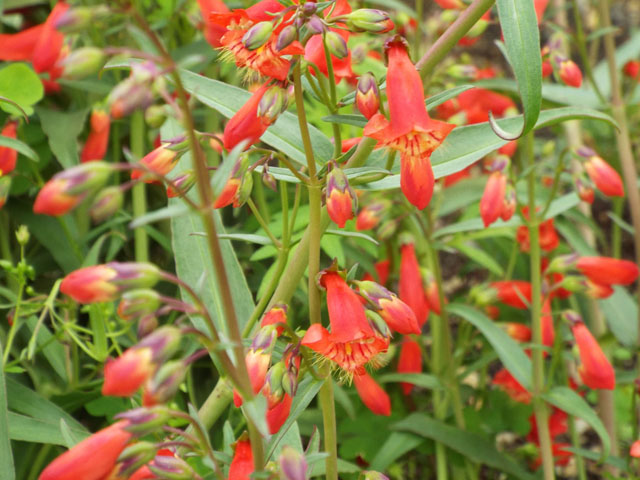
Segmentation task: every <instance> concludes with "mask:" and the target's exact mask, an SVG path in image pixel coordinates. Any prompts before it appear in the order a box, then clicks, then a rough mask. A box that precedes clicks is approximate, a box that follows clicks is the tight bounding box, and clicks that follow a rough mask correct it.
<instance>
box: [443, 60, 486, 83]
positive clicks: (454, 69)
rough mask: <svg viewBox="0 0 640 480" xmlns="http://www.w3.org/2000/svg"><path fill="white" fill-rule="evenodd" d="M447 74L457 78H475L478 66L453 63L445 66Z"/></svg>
mask: <svg viewBox="0 0 640 480" xmlns="http://www.w3.org/2000/svg"><path fill="white" fill-rule="evenodd" d="M447 74H448V75H450V76H452V77H453V78H458V79H461V80H463V79H467V80H468V79H473V80H475V78H476V75H477V74H478V68H477V67H476V66H475V65H462V64H454V65H451V66H450V67H449V68H447Z"/></svg>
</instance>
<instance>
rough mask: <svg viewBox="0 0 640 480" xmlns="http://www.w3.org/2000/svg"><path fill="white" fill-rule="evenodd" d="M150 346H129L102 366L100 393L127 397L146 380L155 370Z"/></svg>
mask: <svg viewBox="0 0 640 480" xmlns="http://www.w3.org/2000/svg"><path fill="white" fill-rule="evenodd" d="M152 357H153V352H152V351H151V349H150V348H135V347H133V348H129V349H127V351H125V352H124V353H123V354H122V355H120V356H119V357H118V358H117V359H115V360H112V359H111V360H108V361H107V363H106V364H105V366H104V383H103V384H102V394H103V395H111V396H116V397H129V396H131V395H133V394H134V393H136V391H137V390H138V389H139V388H140V387H141V386H142V384H143V383H144V382H146V381H147V380H148V379H149V378H150V377H151V375H152V374H153V372H154V370H155V366H154V365H153V363H152Z"/></svg>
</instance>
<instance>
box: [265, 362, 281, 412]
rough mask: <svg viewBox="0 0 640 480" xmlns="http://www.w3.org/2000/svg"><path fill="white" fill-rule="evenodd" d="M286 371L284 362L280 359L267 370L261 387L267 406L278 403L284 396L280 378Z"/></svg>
mask: <svg viewBox="0 0 640 480" xmlns="http://www.w3.org/2000/svg"><path fill="white" fill-rule="evenodd" d="M285 372H286V366H285V364H284V362H282V361H280V362H278V363H276V364H274V365H273V366H272V367H271V368H270V369H269V370H268V371H267V376H266V377H265V382H264V387H262V393H263V394H264V396H265V397H266V398H267V403H268V405H269V408H271V407H272V406H273V405H276V404H278V403H280V401H281V400H282V397H283V396H284V389H283V387H282V378H283V377H284V375H285Z"/></svg>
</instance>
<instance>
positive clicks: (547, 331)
mask: <svg viewBox="0 0 640 480" xmlns="http://www.w3.org/2000/svg"><path fill="white" fill-rule="evenodd" d="M540 322H541V325H542V344H543V345H545V346H547V347H552V346H553V342H554V340H555V338H556V333H555V329H554V327H553V316H552V315H551V300H550V299H549V298H547V299H546V300H545V301H544V302H543V303H542V316H541V317H540ZM545 353H546V352H545Z"/></svg>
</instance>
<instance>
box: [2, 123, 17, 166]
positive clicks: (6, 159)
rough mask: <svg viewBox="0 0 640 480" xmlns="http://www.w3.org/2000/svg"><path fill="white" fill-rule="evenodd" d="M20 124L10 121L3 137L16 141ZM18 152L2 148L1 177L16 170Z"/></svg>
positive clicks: (5, 127)
mask: <svg viewBox="0 0 640 480" xmlns="http://www.w3.org/2000/svg"><path fill="white" fill-rule="evenodd" d="M17 128H18V122H13V121H9V122H7V123H6V124H5V126H4V127H3V128H2V131H1V132H0V135H2V136H3V137H9V138H13V139H15V138H16V137H17V132H16V130H17ZM17 159H18V152H17V151H16V150H14V149H13V148H9V147H0V176H2V175H7V174H8V173H11V172H12V171H13V169H14V168H16V161H17Z"/></svg>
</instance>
